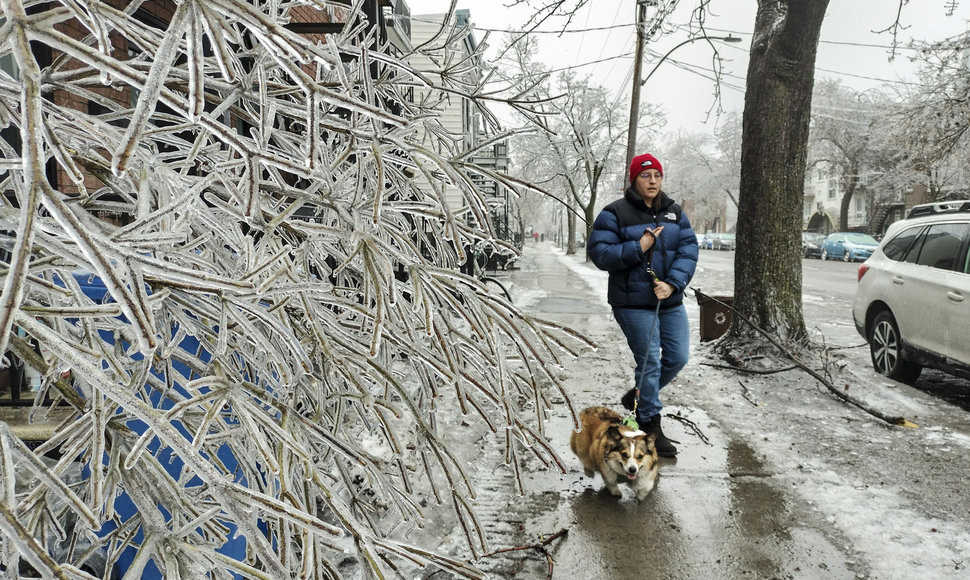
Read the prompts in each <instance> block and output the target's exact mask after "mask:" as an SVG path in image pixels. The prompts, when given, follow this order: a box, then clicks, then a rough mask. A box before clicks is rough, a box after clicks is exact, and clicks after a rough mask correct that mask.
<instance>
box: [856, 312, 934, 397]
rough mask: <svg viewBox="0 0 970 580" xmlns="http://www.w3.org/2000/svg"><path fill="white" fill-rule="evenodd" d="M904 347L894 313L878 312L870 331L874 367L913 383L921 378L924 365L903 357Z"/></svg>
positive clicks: (870, 349)
mask: <svg viewBox="0 0 970 580" xmlns="http://www.w3.org/2000/svg"><path fill="white" fill-rule="evenodd" d="M902 348H903V345H902V340H900V336H899V327H898V326H896V319H895V318H893V315H892V313H891V312H889V311H888V310H884V311H882V312H880V313H879V314H877V315H876V318H875V319H874V320H873V321H872V332H870V333H869V354H870V355H871V356H872V366H873V368H874V369H876V372H878V373H879V374H882V375H885V376H887V377H889V378H890V379H893V380H894V381H899V382H901V383H912V382H915V381H916V379H917V378H919V374H920V371H922V370H923V367H921V366H920V365H918V364H916V363H913V362H910V361H908V360H905V359H903V355H902Z"/></svg>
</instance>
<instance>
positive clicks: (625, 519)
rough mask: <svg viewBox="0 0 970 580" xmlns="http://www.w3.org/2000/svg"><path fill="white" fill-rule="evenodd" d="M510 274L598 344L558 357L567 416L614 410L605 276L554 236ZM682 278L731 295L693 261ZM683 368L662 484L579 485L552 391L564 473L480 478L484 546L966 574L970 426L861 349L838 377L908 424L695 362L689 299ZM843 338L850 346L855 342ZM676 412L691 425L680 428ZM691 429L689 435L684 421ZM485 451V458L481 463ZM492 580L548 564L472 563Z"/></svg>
mask: <svg viewBox="0 0 970 580" xmlns="http://www.w3.org/2000/svg"><path fill="white" fill-rule="evenodd" d="M519 265H520V269H519V270H518V271H515V272H513V273H511V274H510V276H511V278H512V280H513V282H514V285H515V291H514V292H513V298H514V299H515V301H516V304H517V305H518V306H519V307H520V308H522V309H523V310H525V311H527V312H529V313H531V314H534V315H536V316H539V317H543V318H549V319H553V320H556V321H560V322H563V323H566V324H569V325H571V326H573V327H574V328H577V329H581V330H583V331H584V332H586V333H587V334H588V335H589V336H590V337H592V338H593V339H594V340H595V341H596V342H597V343H598V344H599V348H598V349H597V350H596V351H593V352H589V353H586V354H584V355H583V356H581V357H580V358H579V359H578V360H574V361H570V362H568V363H567V364H566V365H565V367H564V369H563V379H564V381H565V383H566V385H567V390H568V392H569V394H570V399H571V401H572V404H573V406H574V408H575V410H576V411H578V410H580V409H582V408H584V407H586V406H590V405H606V406H610V407H613V408H616V409H618V410H619V409H620V407H619V403H618V399H619V396H620V395H621V394H622V393H623V392H624V391H625V390H626V389H628V388H629V386H630V385H632V376H633V363H632V356H631V355H630V354H629V350H628V348H627V346H626V343H625V340H624V339H623V336H622V334H621V333H620V332H619V329H618V328H617V326H616V323H615V321H613V320H612V318H611V316H610V310H609V308H608V306H607V305H606V304H605V302H604V298H603V297H604V296H605V280H606V278H605V273H602V272H599V271H597V270H595V268H593V267H592V266H591V265H590V264H587V263H584V262H583V258H582V256H565V255H564V254H563V253H562V251H561V250H559V249H558V248H556V247H555V246H554V245H553V244H552V243H551V242H545V243H539V244H527V245H526V247H525V249H524V251H523V256H522V259H521V260H520V262H519ZM693 286H695V287H700V288H703V289H704V291H705V292H706V293H709V294H721V293H728V294H730V293H731V290H732V288H731V287H730V286H726V283H725V280H724V278H723V277H720V278H719V277H717V276H716V275H712V274H709V273H707V272H706V271H705V269H703V268H702V269H699V271H698V275H697V276H696V277H695V280H694V283H693ZM685 304H686V305H687V309H688V315H689V317H690V320H691V325H692V345H691V347H692V358H691V363H690V364H689V365H688V367H687V368H685V369H684V371H683V372H682V373H681V375H680V376H679V377H678V378H677V379H676V380H675V381H674V382H673V383H671V385H669V386H668V387H667V388H666V389H665V390H664V393H663V401H664V404H665V409H664V413H665V419H664V431H665V432H666V433H667V434H668V436H670V437H671V438H673V439H676V440H678V441H680V442H681V444H680V445H679V448H680V450H681V453H680V454H679V456H678V457H677V458H675V459H665V460H662V463H661V471H660V478H659V480H658V484H657V489H656V490H655V491H654V492H653V493H652V494H651V495H650V496H649V497H648V498H647V499H646V500H645V501H644V502H642V503H641V502H637V501H636V499H635V498H634V497H633V494H632V491H630V490H628V489H627V490H625V494H624V496H623V498H621V499H619V500H617V499H616V498H613V497H612V496H610V495H609V494H608V493H607V492H605V491H601V488H602V481H601V480H600V479H599V478H598V477H597V478H595V479H593V480H590V479H589V478H586V477H585V476H584V475H583V474H582V472H581V468H580V466H579V462H578V460H576V459H575V457H573V456H572V453H571V451H570V450H569V447H568V439H569V433H570V431H571V429H572V421H571V419H570V414H569V410H568V408H567V407H566V405H565V404H564V403H565V402H564V401H559V402H558V403H557V408H556V409H555V412H554V415H553V416H552V417H550V420H549V422H548V424H547V433H548V435H549V437H550V439H551V440H552V444H553V447H554V449H555V450H556V452H557V453H559V454H560V457H561V458H562V459H563V462H564V464H565V465H566V467H567V469H568V472H567V473H566V474H565V475H563V474H561V473H560V472H559V471H558V469H557V468H555V467H552V468H546V467H543V466H540V465H527V466H523V469H524V470H525V471H527V472H528V473H529V474H530V478H529V479H528V481H527V485H528V486H529V489H528V490H527V494H526V495H525V496H524V497H520V496H518V495H517V494H516V493H515V492H514V486H512V485H511V482H510V481H508V478H507V477H505V470H502V469H497V470H494V471H493V472H492V473H491V474H483V475H484V476H485V477H484V478H483V479H482V480H481V483H482V488H481V492H482V493H481V497H480V499H479V500H478V501H476V506H475V507H476V509H479V510H480V516H482V519H483V520H484V521H487V522H489V524H488V525H487V526H486V527H487V530H486V533H487V535H488V538H489V541H490V542H491V543H492V546H491V547H492V548H493V549H500V548H503V547H511V546H523V545H531V544H534V543H536V541H537V538H538V537H540V536H548V535H550V534H553V533H555V532H557V531H559V530H561V529H565V530H567V535H566V536H565V537H564V538H561V539H559V540H557V541H556V542H553V543H551V544H550V545H549V549H550V551H551V552H552V553H551V555H552V557H553V558H554V560H555V563H554V571H555V573H554V575H553V577H554V578H573V577H589V578H597V579H600V578H603V579H616V580H625V579H627V578H629V579H631V580H633V579H637V580H649V579H651V578H674V579H678V580H679V579H684V578H698V579H710V578H718V579H733V578H739V579H740V578H745V579H749V578H824V579H830V578H847V579H848V578H873V579H876V578H879V579H883V578H912V577H922V578H941V579H945V578H966V577H968V576H967V574H968V573H967V570H966V569H965V566H970V557H968V556H967V554H970V535H968V533H967V530H968V529H970V508H968V505H967V502H966V501H965V493H964V489H965V485H966V481H967V477H968V475H970V459H968V457H970V453H967V451H968V448H970V435H968V433H970V425H968V423H967V417H966V413H964V412H962V411H960V410H959V409H955V408H954V407H952V406H950V405H948V404H946V403H942V402H940V401H938V400H936V399H933V398H931V397H929V396H927V395H925V394H924V393H921V392H920V391H917V390H915V389H911V388H909V387H906V386H903V385H899V384H897V383H893V382H891V381H882V380H880V379H879V378H877V377H874V376H873V374H872V373H871V371H870V370H869V369H868V368H867V366H866V364H867V362H868V361H867V356H868V353H867V352H865V351H864V349H854V350H847V351H844V352H842V353H832V354H831V355H830V356H832V358H833V359H841V361H840V362H841V363H844V364H840V365H835V366H834V367H833V368H841V370H837V371H835V372H836V373H837V374H836V377H835V380H836V381H840V382H845V383H846V385H847V386H848V388H852V389H853V393H854V394H855V395H856V396H857V397H863V398H865V399H866V400H869V401H870V402H874V403H875V404H877V406H879V407H882V408H892V409H895V410H898V411H900V412H902V413H903V414H905V415H906V416H907V418H913V419H915V420H916V422H917V423H920V424H921V428H920V429H916V430H910V429H903V428H899V427H891V426H887V425H886V424H885V423H883V422H881V421H879V420H877V419H875V418H873V417H871V416H869V415H868V414H866V413H864V412H862V411H860V410H858V409H856V408H854V407H850V406H848V405H846V404H844V403H842V402H841V401H839V400H837V399H835V398H834V397H833V396H832V395H831V394H829V393H828V391H827V390H826V389H825V388H824V387H820V386H819V385H816V384H815V381H814V380H813V379H812V378H811V377H809V376H808V375H806V374H805V373H802V372H800V371H789V372H785V373H778V374H774V375H756V376H751V375H741V374H738V373H734V372H732V371H724V370H720V369H715V368H713V367H711V366H709V365H707V364H705V363H710V362H719V361H715V360H713V359H712V358H711V357H710V346H709V344H710V343H703V344H702V343H700V340H699V332H698V329H697V324H698V321H699V308H698V306H697V303H696V300H694V299H693V297H691V298H690V299H688V300H687V301H686V302H685ZM856 342H858V339H857V338H856ZM678 417H679V418H682V419H685V420H686V421H684V422H681V421H679V420H678ZM692 426H696V430H695V429H694V428H693V427H692ZM490 464H492V463H490V462H489V461H483V465H490ZM477 564H478V565H480V566H483V567H484V568H485V569H486V570H488V571H489V573H490V574H491V575H492V576H493V577H496V578H512V577H514V578H522V579H531V578H545V577H546V575H547V574H548V562H546V561H545V560H544V559H542V558H540V557H538V556H536V555H532V556H528V555H527V552H522V551H517V552H511V553H509V554H508V555H502V556H496V557H492V558H488V559H487V560H483V561H479V562H477Z"/></svg>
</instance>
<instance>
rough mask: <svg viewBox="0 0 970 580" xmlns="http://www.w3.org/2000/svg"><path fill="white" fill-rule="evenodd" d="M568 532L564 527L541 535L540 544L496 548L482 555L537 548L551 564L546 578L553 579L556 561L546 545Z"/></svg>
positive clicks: (487, 555) (483, 556)
mask: <svg viewBox="0 0 970 580" xmlns="http://www.w3.org/2000/svg"><path fill="white" fill-rule="evenodd" d="M568 533H569V530H567V529H566V528H562V529H561V530H559V531H558V532H556V533H555V534H552V535H550V536H543V535H540V536H539V543H538V544H532V545H530V546H515V547H512V548H502V549H500V550H495V551H494V552H489V553H488V554H483V555H482V556H481V557H482V558H488V557H491V556H495V555H497V554H505V553H508V552H517V551H520V550H537V551H538V552H540V553H542V555H543V556H545V557H546V562H547V563H548V564H549V570H548V574H547V575H546V578H547V580H552V571H553V567H554V566H555V563H556V561H555V560H554V559H553V558H552V554H550V553H549V550H548V549H546V546H548V545H549V544H551V543H552V542H553V541H554V540H556V539H558V538H561V537H564V536H565V535H567V534H568Z"/></svg>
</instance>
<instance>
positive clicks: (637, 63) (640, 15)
mask: <svg viewBox="0 0 970 580" xmlns="http://www.w3.org/2000/svg"><path fill="white" fill-rule="evenodd" d="M647 2H648V0H637V19H636V27H637V47H636V51H635V56H634V57H633V94H632V95H631V96H630V127H629V129H628V130H627V134H626V163H624V166H626V164H628V163H630V161H631V160H632V159H633V156H634V155H636V152H635V151H634V149H636V146H637V121H639V117H640V68H641V66H642V65H643V45H644V43H645V41H646V30H645V28H646V26H647Z"/></svg>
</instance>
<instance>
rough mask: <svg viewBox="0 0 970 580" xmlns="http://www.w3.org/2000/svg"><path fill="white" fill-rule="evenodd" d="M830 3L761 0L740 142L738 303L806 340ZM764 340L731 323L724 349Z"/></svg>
mask: <svg viewBox="0 0 970 580" xmlns="http://www.w3.org/2000/svg"><path fill="white" fill-rule="evenodd" d="M827 6H828V0H788V1H787V2H784V1H782V2H778V1H776V0H774V1H770V0H759V2H758V14H757V17H756V22H755V29H754V37H753V40H752V43H751V54H750V61H749V65H748V78H747V89H746V92H745V99H744V121H743V133H742V145H741V191H740V196H739V203H738V227H737V238H738V250H737V253H736V255H735V277H734V280H735V282H734V307H735V308H737V309H738V311H739V312H740V313H741V314H743V315H744V316H745V317H746V318H748V319H750V320H751V321H752V323H753V324H755V325H756V326H759V327H761V328H763V329H765V330H767V331H769V332H772V333H773V334H774V335H775V336H777V337H778V338H779V339H780V340H782V341H783V342H788V343H794V342H802V341H803V340H804V339H805V338H806V336H807V334H806V331H805V321H804V318H803V317H802V302H801V298H802V260H801V253H800V248H801V229H802V197H803V190H804V184H805V164H806V156H807V147H808V145H807V144H808V132H809V119H810V117H811V105H812V89H813V85H814V70H815V55H816V50H817V47H818V38H819V32H820V29H821V27H822V19H823V17H824V16H825V10H826V8H827ZM762 340H763V338H762V337H760V336H759V335H758V333H757V331H755V330H753V329H751V328H750V327H749V326H747V325H743V324H736V325H733V326H732V328H731V331H730V334H729V335H728V337H727V341H726V343H725V347H726V348H730V347H731V346H741V343H743V342H749V341H755V342H761V341H762Z"/></svg>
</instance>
